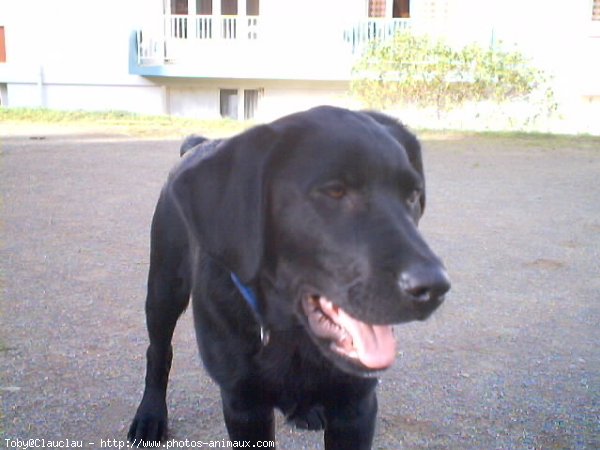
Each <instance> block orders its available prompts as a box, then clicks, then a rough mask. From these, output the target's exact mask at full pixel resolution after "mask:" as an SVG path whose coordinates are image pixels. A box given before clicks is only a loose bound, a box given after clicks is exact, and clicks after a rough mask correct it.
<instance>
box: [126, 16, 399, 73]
mask: <svg viewBox="0 0 600 450" xmlns="http://www.w3.org/2000/svg"><path fill="white" fill-rule="evenodd" d="M161 21H162V23H161ZM161 21H159V22H158V23H156V24H155V25H156V26H155V27H152V28H147V29H146V28H144V29H142V30H140V31H138V32H137V48H138V63H139V64H142V65H143V64H149V63H155V62H157V61H162V62H164V61H165V60H170V61H174V60H176V59H179V58H180V57H182V55H183V54H184V47H188V48H189V46H190V45H193V43H194V42H197V43H201V42H208V41H210V42H217V41H230V42H232V41H259V40H260V39H261V36H262V33H261V20H260V18H259V17H257V16H209V15H196V16H192V15H177V14H170V15H164V16H162V19H161ZM409 27H410V20H409V19H368V20H365V21H361V22H358V23H357V24H355V25H354V26H351V27H347V28H345V29H340V30H339V34H338V33H337V32H336V33H334V35H337V36H339V41H338V42H339V43H343V42H345V43H346V44H347V45H349V47H350V49H351V52H352V53H358V52H360V51H361V50H362V49H363V48H364V46H365V45H367V44H368V43H369V42H371V41H374V40H380V39H389V38H391V37H393V36H394V35H395V34H396V33H397V32H398V31H400V30H405V29H408V28H409ZM306 32H307V33H311V36H312V37H313V38H314V37H315V36H314V32H315V30H306ZM327 36H332V34H331V33H328V34H327ZM305 37H306V36H305ZM282 38H283V39H285V37H282ZM289 38H290V39H296V40H298V39H299V40H302V39H304V38H303V37H302V35H297V34H294V35H293V36H291V37H289ZM307 41H308V40H307Z"/></svg>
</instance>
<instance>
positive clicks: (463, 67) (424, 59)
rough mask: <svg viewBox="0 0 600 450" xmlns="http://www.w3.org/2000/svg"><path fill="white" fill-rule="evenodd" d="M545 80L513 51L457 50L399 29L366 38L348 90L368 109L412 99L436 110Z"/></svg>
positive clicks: (516, 93) (514, 94)
mask: <svg viewBox="0 0 600 450" xmlns="http://www.w3.org/2000/svg"><path fill="white" fill-rule="evenodd" d="M546 82H547V78H546V76H545V74H544V73H543V71H542V70H540V69H538V68H536V67H534V66H533V65H532V64H531V63H530V62H529V61H528V60H527V59H526V58H525V57H524V56H523V55H522V54H521V53H519V52H516V51H503V50H501V49H497V48H483V47H481V46H479V45H477V44H471V45H468V46H465V47H463V48H458V49H457V48H454V47H452V46H450V45H448V44H447V43H445V42H444V41H442V40H436V39H433V38H430V37H427V36H422V35H415V34H412V33H410V32H406V31H402V32H399V33H398V34H396V36H395V37H394V38H393V39H390V40H378V41H374V42H372V43H371V45H370V46H369V47H368V48H367V49H366V50H365V52H364V53H363V55H362V57H361V58H360V60H359V61H358V62H357V64H356V65H355V66H354V69H353V81H352V84H351V90H352V92H353V94H354V95H355V96H357V97H358V98H359V99H360V100H361V101H362V102H363V103H364V104H365V105H366V106H368V107H371V108H378V109H387V108H391V107H394V106H398V105H402V104H412V105H417V106H422V107H430V106H434V107H436V108H437V111H438V113H439V112H441V111H447V110H450V109H453V108H456V107H459V106H461V105H463V104H464V103H465V102H467V101H484V100H488V101H489V100H491V101H495V102H498V103H501V102H505V101H508V100H512V99H517V98H524V97H526V96H527V95H529V94H531V93H532V92H533V91H534V90H536V89H538V88H539V87H541V86H545V84H546ZM546 95H547V96H549V95H551V91H548V92H547V93H546Z"/></svg>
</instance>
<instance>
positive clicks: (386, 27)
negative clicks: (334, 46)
mask: <svg viewBox="0 0 600 450" xmlns="http://www.w3.org/2000/svg"><path fill="white" fill-rule="evenodd" d="M410 26H411V21H410V19H369V20H365V21H362V22H359V23H357V24H356V25H354V26H353V27H351V28H350V29H347V30H346V31H345V32H344V40H345V41H346V42H347V43H349V44H350V45H351V47H352V52H353V53H356V52H358V51H360V50H362V49H363V48H364V46H365V45H366V44H368V43H369V42H372V41H375V40H385V39H390V38H392V37H394V35H395V34H396V33H397V32H398V31H402V30H407V29H409V28H410Z"/></svg>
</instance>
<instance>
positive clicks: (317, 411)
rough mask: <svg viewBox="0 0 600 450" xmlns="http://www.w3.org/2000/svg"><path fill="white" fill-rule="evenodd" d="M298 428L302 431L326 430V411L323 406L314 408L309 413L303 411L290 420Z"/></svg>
mask: <svg viewBox="0 0 600 450" xmlns="http://www.w3.org/2000/svg"><path fill="white" fill-rule="evenodd" d="M290 419H291V420H292V422H293V423H294V425H296V427H297V428H300V429H302V430H310V431H319V430H324V429H325V423H326V421H325V409H324V408H323V407H322V406H313V407H312V408H310V409H309V410H308V411H303V412H302V413H298V414H297V415H294V416H293V417H291V418H290Z"/></svg>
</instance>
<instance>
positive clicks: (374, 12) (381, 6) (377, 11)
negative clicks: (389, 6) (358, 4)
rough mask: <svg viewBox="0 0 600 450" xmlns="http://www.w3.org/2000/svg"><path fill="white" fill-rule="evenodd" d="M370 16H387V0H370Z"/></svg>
mask: <svg viewBox="0 0 600 450" xmlns="http://www.w3.org/2000/svg"><path fill="white" fill-rule="evenodd" d="M369 17H385V0H369Z"/></svg>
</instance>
